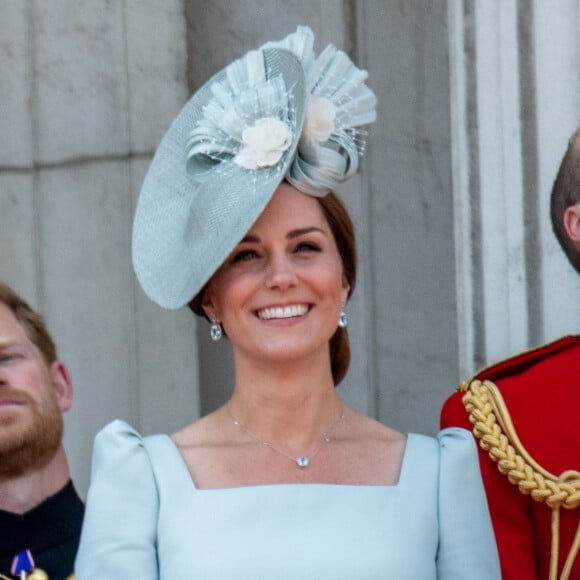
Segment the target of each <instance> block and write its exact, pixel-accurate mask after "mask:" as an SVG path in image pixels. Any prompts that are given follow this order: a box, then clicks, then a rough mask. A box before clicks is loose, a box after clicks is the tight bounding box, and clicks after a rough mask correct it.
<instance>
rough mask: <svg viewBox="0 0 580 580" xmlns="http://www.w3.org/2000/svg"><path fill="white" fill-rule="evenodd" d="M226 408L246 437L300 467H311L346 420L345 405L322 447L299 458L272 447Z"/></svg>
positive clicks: (321, 444) (322, 442) (325, 437)
mask: <svg viewBox="0 0 580 580" xmlns="http://www.w3.org/2000/svg"><path fill="white" fill-rule="evenodd" d="M226 408H227V410H228V413H229V415H230V417H231V418H232V421H233V423H234V425H235V426H236V427H239V428H240V429H241V430H242V431H243V432H244V433H246V435H248V436H250V437H251V438H252V439H253V440H254V441H258V443H261V444H262V445H264V446H266V447H269V448H270V449H271V450H272V451H275V452H276V453H279V454H280V455H283V456H284V457H286V458H288V459H290V460H291V461H293V462H294V463H296V465H297V466H298V467H308V466H309V465H310V462H311V461H312V460H313V459H314V458H315V457H316V456H317V455H318V453H319V452H320V451H321V450H322V448H323V447H324V446H325V445H328V444H329V443H330V442H331V441H332V435H333V433H334V432H335V431H336V428H337V427H338V424H339V423H340V422H341V421H342V419H343V418H344V403H343V404H342V406H341V408H340V413H339V414H338V417H337V418H336V421H335V422H334V423H333V424H332V425H331V427H330V429H329V430H328V431H327V432H326V433H324V434H323V435H322V441H321V442H320V445H319V446H318V447H317V448H316V449H315V450H314V451H313V452H312V453H311V454H310V455H299V456H298V457H294V456H293V455H290V454H289V453H286V452H285V451H283V450H282V449H278V447H276V446H275V445H272V443H270V441H268V440H267V439H262V438H261V437H258V435H256V434H255V433H252V432H251V431H250V430H249V429H247V428H246V427H244V425H243V424H242V422H241V421H240V420H239V419H237V418H236V417H235V416H234V414H233V413H232V410H231V409H230V406H229V404H228V405H226Z"/></svg>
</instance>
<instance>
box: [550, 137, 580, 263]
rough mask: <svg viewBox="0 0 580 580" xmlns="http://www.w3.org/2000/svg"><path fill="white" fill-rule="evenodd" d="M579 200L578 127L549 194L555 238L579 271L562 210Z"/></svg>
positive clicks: (577, 253)
mask: <svg viewBox="0 0 580 580" xmlns="http://www.w3.org/2000/svg"><path fill="white" fill-rule="evenodd" d="M578 202H580V129H578V130H577V131H576V132H575V133H574V135H572V137H571V138H570V142H569V143H568V149H567V150H566V153H565V154H564V157H563V159H562V163H561V164H560V169H559V170H558V174H557V175H556V179H555V181H554V185H553V187H552V194H551V196H550V217H551V218H552V228H553V230H554V233H555V234H556V238H558V241H559V242H560V245H561V246H562V249H563V250H564V253H565V254H566V256H567V257H568V260H570V263H571V264H572V266H574V268H575V269H576V270H577V271H578V273H580V250H579V249H578V246H577V245H576V244H575V243H574V242H573V241H572V240H571V239H570V238H569V237H568V233H567V232H566V229H565V227H564V212H565V211H566V209H568V208H569V207H570V206H573V205H576V204H577V203H578Z"/></svg>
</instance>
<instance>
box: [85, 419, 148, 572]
mask: <svg viewBox="0 0 580 580" xmlns="http://www.w3.org/2000/svg"><path fill="white" fill-rule="evenodd" d="M158 506H159V501H158V493H157V488H156V484H155V478H154V475H153V471H152V467H151V463H150V461H149V456H148V455H147V451H146V449H145V447H144V444H143V440H142V438H141V436H140V435H139V434H138V433H137V432H136V431H135V430H134V429H133V428H132V427H131V426H129V425H128V424H127V423H124V422H123V421H113V422H112V423H109V425H107V426H106V427H105V428H104V429H103V430H102V431H100V432H99V433H98V434H97V436H96V438H95V445H94V452H93V462H92V471H91V484H90V487H89V492H88V496H87V505H86V512H85V519H84V523H83V530H82V534H81V541H80V546H79V551H78V554H77V559H76V565H75V577H76V580H101V579H102V580H116V579H118V580H126V579H127V578H139V580H157V578H158V566H157V554H156V548H155V543H156V528H157V513H158Z"/></svg>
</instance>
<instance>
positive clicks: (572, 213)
mask: <svg viewBox="0 0 580 580" xmlns="http://www.w3.org/2000/svg"><path fill="white" fill-rule="evenodd" d="M564 228H565V229H566V233H567V234H568V237H569V238H570V239H571V240H572V241H573V242H575V243H580V202H578V203H577V204H576V205H571V206H570V207H568V208H566V211H565V212H564Z"/></svg>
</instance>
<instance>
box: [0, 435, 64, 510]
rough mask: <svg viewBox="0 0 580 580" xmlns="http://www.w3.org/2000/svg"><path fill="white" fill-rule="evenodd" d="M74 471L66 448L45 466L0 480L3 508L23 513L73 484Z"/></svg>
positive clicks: (1, 504) (0, 495)
mask: <svg viewBox="0 0 580 580" xmlns="http://www.w3.org/2000/svg"><path fill="white" fill-rule="evenodd" d="M69 479H70V470H69V466H68V461H67V459H66V455H65V451H64V448H63V447H62V445H61V446H60V447H59V449H58V450H57V452H56V454H55V455H54V457H53V458H52V459H51V460H50V461H49V462H48V463H47V464H46V465H44V466H43V467H41V468H38V469H31V470H29V471H26V472H25V473H23V474H22V475H19V476H17V477H12V478H11V477H0V509H1V510H4V511H7V512H12V513H16V514H23V513H26V512H27V511H30V510H31V509H32V508H34V507H36V506H37V505H39V504H41V503H42V502H43V501H44V500H45V499H46V498H48V497H50V496H52V495H54V494H55V493H57V492H59V491H60V490H61V489H62V488H63V487H64V486H65V485H66V484H67V482H68V481H69Z"/></svg>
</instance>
